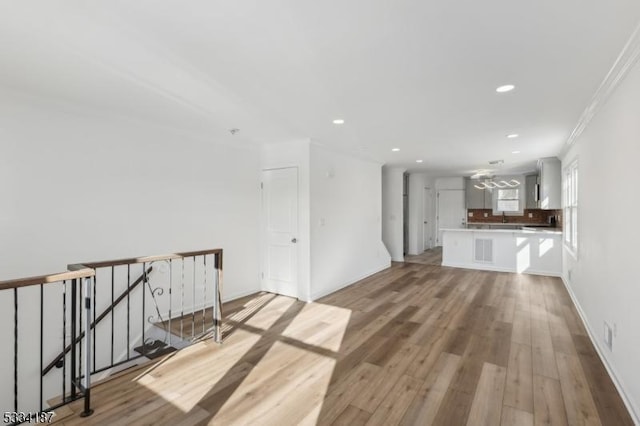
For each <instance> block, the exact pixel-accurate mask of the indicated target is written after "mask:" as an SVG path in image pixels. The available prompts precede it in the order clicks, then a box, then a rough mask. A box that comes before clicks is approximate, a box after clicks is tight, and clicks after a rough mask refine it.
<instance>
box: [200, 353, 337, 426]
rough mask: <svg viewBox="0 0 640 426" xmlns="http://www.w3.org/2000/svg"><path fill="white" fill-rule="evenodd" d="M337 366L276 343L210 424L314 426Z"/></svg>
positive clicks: (325, 357)
mask: <svg viewBox="0 0 640 426" xmlns="http://www.w3.org/2000/svg"><path fill="white" fill-rule="evenodd" d="M283 359H284V360H286V362H284V363H283ZM335 364H336V361H335V359H333V358H331V357H327V356H324V355H319V354H317V353H314V352H313V351H310V350H306V349H300V348H298V347H295V346H292V345H288V344H286V343H282V342H275V343H274V345H273V346H272V347H271V348H270V349H269V351H268V352H267V353H266V355H265V356H264V358H263V359H262V360H261V361H260V362H259V363H258V365H256V366H255V367H254V368H253V370H252V371H251V373H250V374H249V375H248V376H247V377H246V378H245V379H244V381H243V382H242V384H241V385H240V386H239V387H238V388H237V389H236V390H235V392H234V393H233V395H231V396H230V397H229V399H228V400H227V401H226V402H225V404H224V405H223V406H222V408H221V409H220V411H219V412H218V413H217V414H216V416H215V417H214V418H213V419H212V420H211V422H210V423H209V424H260V425H282V424H298V423H299V422H301V421H302V420H305V422H306V423H307V424H315V420H317V416H318V415H319V413H320V409H317V408H318V405H320V404H321V403H322V401H323V399H324V397H325V394H326V392H327V388H328V386H329V382H330V381H331V377H332V374H333V369H334V367H335ZM310 406H312V407H314V409H313V410H312V412H311V413H310V411H309V407H310ZM314 412H315V416H316V417H315V418H310V417H309V416H310V415H313V413H314Z"/></svg>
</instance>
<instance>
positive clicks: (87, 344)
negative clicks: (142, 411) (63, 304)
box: [80, 278, 95, 417]
mask: <svg viewBox="0 0 640 426" xmlns="http://www.w3.org/2000/svg"><path fill="white" fill-rule="evenodd" d="M94 288H95V285H94ZM94 294H95V292H94ZM84 295H85V298H84V304H83V307H84V309H86V311H87V312H86V314H85V316H84V318H85V322H84V336H85V339H84V353H85V360H84V361H85V362H84V383H83V387H84V389H83V393H84V411H83V412H82V413H80V417H87V416H90V415H91V414H93V410H92V409H91V278H85V279H84ZM93 306H94V307H95V301H94V304H93ZM80 312H82V308H81V309H80ZM81 322H82V321H81Z"/></svg>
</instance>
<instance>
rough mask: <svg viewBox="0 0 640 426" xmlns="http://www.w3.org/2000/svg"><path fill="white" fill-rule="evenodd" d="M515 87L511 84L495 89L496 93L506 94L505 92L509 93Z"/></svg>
mask: <svg viewBox="0 0 640 426" xmlns="http://www.w3.org/2000/svg"><path fill="white" fill-rule="evenodd" d="M515 88H516V86H514V85H513V84H505V85H504V86H500V87H498V88H497V89H496V92H498V93H506V92H510V91H512V90H513V89H515Z"/></svg>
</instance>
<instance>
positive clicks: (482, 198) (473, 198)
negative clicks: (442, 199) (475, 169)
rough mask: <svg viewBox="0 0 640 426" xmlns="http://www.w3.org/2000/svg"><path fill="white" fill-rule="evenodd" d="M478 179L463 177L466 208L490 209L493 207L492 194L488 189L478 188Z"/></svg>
mask: <svg viewBox="0 0 640 426" xmlns="http://www.w3.org/2000/svg"><path fill="white" fill-rule="evenodd" d="M479 184H480V180H478V179H465V187H466V196H467V208H468V209H490V208H493V207H492V204H493V198H492V197H493V194H492V192H491V190H489V189H478V188H477V187H476V186H475V185H479Z"/></svg>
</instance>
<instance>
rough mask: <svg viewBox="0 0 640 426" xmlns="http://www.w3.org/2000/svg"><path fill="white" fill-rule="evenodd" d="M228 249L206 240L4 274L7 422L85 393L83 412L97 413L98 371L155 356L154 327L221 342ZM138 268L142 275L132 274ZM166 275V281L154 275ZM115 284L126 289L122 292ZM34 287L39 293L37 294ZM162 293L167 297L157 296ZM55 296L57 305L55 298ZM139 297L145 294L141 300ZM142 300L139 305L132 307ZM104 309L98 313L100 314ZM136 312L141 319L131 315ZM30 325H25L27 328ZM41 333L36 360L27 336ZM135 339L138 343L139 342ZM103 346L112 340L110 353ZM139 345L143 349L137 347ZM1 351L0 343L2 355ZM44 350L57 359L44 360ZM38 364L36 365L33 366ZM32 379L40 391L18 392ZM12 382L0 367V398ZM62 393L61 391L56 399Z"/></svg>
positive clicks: (0, 299)
mask: <svg viewBox="0 0 640 426" xmlns="http://www.w3.org/2000/svg"><path fill="white" fill-rule="evenodd" d="M222 253H223V252H222V249H210V250H201V251H192V252H185V253H174V254H168V255H160V256H146V257H138V258H128V259H118V260H110V261H99V262H83V263H81V264H72V265H69V266H68V269H69V271H68V272H64V273H59V274H52V275H45V276H37V277H30V278H24V279H18V280H9V281H0V321H3V323H8V319H10V318H4V316H5V315H7V314H8V312H10V311H9V310H8V309H2V308H3V307H5V306H8V305H11V304H12V305H13V312H12V314H13V315H12V319H13V332H14V333H13V334H14V338H13V367H14V368H13V373H14V374H13V380H12V382H13V383H12V384H13V389H12V391H13V404H11V403H10V402H9V401H3V399H2V398H0V403H1V404H0V405H2V407H0V408H4V409H5V411H10V410H11V409H13V412H12V413H13V414H15V415H14V416H13V417H12V418H10V423H13V424H19V423H23V422H29V421H33V419H37V420H43V419H45V417H46V415H47V413H50V412H52V410H55V409H56V408H59V407H61V406H63V405H66V404H68V403H70V402H73V401H75V400H78V399H80V398H84V409H83V411H82V413H81V414H80V415H81V416H89V415H91V414H92V413H93V410H92V409H91V378H92V375H95V374H97V373H101V372H105V371H106V370H111V371H113V369H114V368H116V367H118V366H122V365H123V364H126V363H131V362H132V361H134V360H136V359H138V358H141V357H144V356H147V357H151V356H150V354H149V350H150V349H149V348H152V347H153V349H155V346H154V345H155V343H156V342H153V344H151V343H149V341H148V339H147V335H146V334H147V332H148V329H150V330H151V329H154V327H159V328H160V329H162V330H164V331H165V333H166V336H167V337H168V340H169V341H168V345H169V346H171V344H172V336H174V338H175V339H176V340H178V338H179V340H180V341H181V342H183V343H184V342H185V341H187V342H193V341H195V340H197V339H203V338H209V337H211V338H213V339H214V341H215V342H217V343H221V342H222V298H221V294H222V272H223V269H222ZM152 273H153V277H154V280H153V281H154V285H156V287H155V288H154V287H153V286H152V282H151V281H152V280H151V275H152ZM167 273H168V274H167ZM132 274H133V276H136V275H137V274H140V276H139V278H138V279H136V280H134V281H133V282H132V281H131V277H132ZM163 274H164V281H165V282H164V283H163V284H158V282H159V281H162V279H161V278H162V277H163ZM140 284H142V285H140ZM118 286H119V287H121V291H116V288H117V287H118ZM38 289H39V299H37V298H34V297H33V296H34V295H35V294H36V293H38ZM21 293H29V294H24V295H22V294H21ZM147 293H149V296H150V298H147ZM163 295H165V297H164V298H160V296H163ZM58 297H59V298H61V304H60V305H58V304H57V302H56V298H58ZM174 299H175V300H174ZM34 300H39V309H40V314H39V316H36V318H37V319H39V329H38V327H37V324H36V323H35V321H34V319H33V312H32V311H33V310H34V309H33V304H34ZM138 302H141V303H140V304H139V305H136V304H137V303H138ZM148 302H153V305H154V306H152V307H150V308H149V309H152V308H153V315H150V316H147V304H150V303H148ZM178 302H179V303H178ZM25 304H29V305H31V306H30V307H26V311H28V312H26V313H21V312H20V311H19V307H20V306H23V305H25ZM45 307H47V308H49V311H53V312H48V311H47V310H45ZM132 307H133V309H132ZM125 308H126V311H125ZM136 308H139V311H140V312H135V311H136V310H137V309H136ZM99 309H100V311H101V313H100V314H99V315H96V312H97V311H98V310H99ZM132 311H134V312H135V315H136V317H137V321H134V320H133V317H132ZM57 317H61V321H60V322H61V323H62V324H61V327H60V325H59V324H58V323H57V320H55V318H57ZM165 318H166V319H165ZM107 319H110V321H106V320H107ZM109 322H110V323H111V324H110V327H109V325H108V323H109ZM134 323H135V324H134ZM185 323H186V325H185ZM55 324H58V325H55ZM27 325H30V328H29V329H25V328H27ZM189 326H190V327H189ZM189 328H190V332H189ZM56 330H57V331H56ZM125 332H126V334H125ZM38 333H39V337H40V340H39V357H36V358H38V360H32V359H31V358H34V356H33V353H32V352H30V353H27V352H28V347H29V345H28V344H25V339H28V338H29V336H31V335H34V334H35V335H37V334H38ZM57 333H59V335H58V334H57ZM132 334H133V335H132ZM25 335H26V337H25ZM59 340H61V342H60V341H59ZM4 341H6V342H10V341H11V340H8V339H4ZM26 341H27V342H28V340H26ZM52 341H54V342H55V344H53V343H52ZM116 342H120V346H119V347H118V348H119V350H120V349H123V348H124V349H123V350H121V353H120V354H116V353H115V351H116V346H118V345H116ZM137 344H141V346H140V347H139V348H136V347H135V346H136V345H137ZM163 344H164V343H163ZM57 345H61V347H62V349H61V350H59V352H58V353H57V354H56V353H55V351H56V349H55V347H58V348H60V346H57ZM21 346H23V347H21ZM31 346H33V345H31ZM25 347H26V348H25ZM105 347H106V348H108V350H107V351H106V354H107V355H106V356H105ZM98 352H100V357H99V358H98V357H97V353H98ZM135 352H138V353H139V354H138V355H134V353H135ZM1 355H2V354H1V352H0V361H2V360H3V359H2V356H1ZM45 357H47V358H48V359H51V360H52V361H51V362H49V363H48V364H47V365H46V366H45V365H44V360H45ZM27 361H30V362H31V361H33V362H32V363H33V364H38V365H39V368H37V369H36V366H35V365H33V366H30V367H27V366H25V363H26V362H27ZM54 367H57V368H58V370H59V372H58V373H56V374H53V373H52V371H55V370H54ZM124 367H126V366H124ZM60 370H61V371H60ZM34 371H39V374H37V375H34V374H31V373H32V372H34ZM26 373H28V374H26ZM24 376H28V377H24ZM45 376H46V377H45ZM35 377H37V379H35ZM3 379H4V380H3ZM34 380H35V381H39V388H38V389H39V395H38V396H39V397H38V398H37V399H36V397H35V396H34V394H33V393H32V392H29V391H27V390H25V391H22V388H25V389H26V388H28V389H30V390H33V388H34V387H37V386H36V384H35V383H34ZM7 383H11V381H10V380H7V379H6V378H4V377H2V376H1V374H0V397H1V396H3V395H5V394H7V392H8V393H9V395H10V392H11V389H3V385H4V384H7ZM56 396H59V397H58V398H53V397H56ZM47 401H48V403H47ZM45 404H47V405H45ZM10 405H12V406H10ZM25 413H26V414H25ZM21 415H22V417H21ZM24 416H28V417H24ZM43 416H44V417H43Z"/></svg>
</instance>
